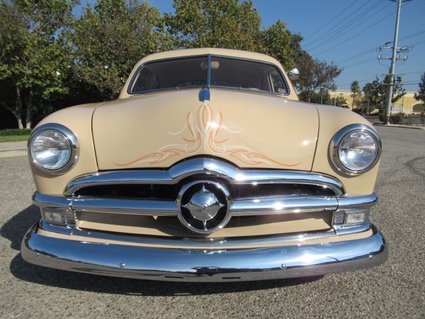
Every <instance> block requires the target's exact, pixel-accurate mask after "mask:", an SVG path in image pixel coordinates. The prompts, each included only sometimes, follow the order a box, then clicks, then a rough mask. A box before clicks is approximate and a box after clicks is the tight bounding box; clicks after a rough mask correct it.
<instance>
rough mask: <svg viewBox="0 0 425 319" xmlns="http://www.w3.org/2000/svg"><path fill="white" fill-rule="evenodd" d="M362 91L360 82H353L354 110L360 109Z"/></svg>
mask: <svg viewBox="0 0 425 319" xmlns="http://www.w3.org/2000/svg"><path fill="white" fill-rule="evenodd" d="M361 94H362V91H361V90H360V84H359V81H353V82H352V83H351V97H352V98H353V108H358V107H359V106H360V103H361V101H360V97H361Z"/></svg>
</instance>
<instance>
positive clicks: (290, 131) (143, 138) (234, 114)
mask: <svg viewBox="0 0 425 319" xmlns="http://www.w3.org/2000/svg"><path fill="white" fill-rule="evenodd" d="M198 93H199V89H189V90H181V91H172V92H162V93H155V94H143V95H142V96H140V97H133V98H131V99H124V100H120V101H119V102H118V103H117V102H111V103H105V104H103V105H102V106H100V107H98V108H97V109H96V111H95V113H94V118H93V132H94V140H95V145H96V152H97V158H98V164H99V169H100V170H111V169H120V168H141V167H169V166H171V165H173V164H174V163H176V162H178V161H180V160H182V159H184V158H187V157H191V156H196V155H210V156H217V157H221V158H224V159H226V160H228V161H231V162H233V163H235V164H236V165H237V166H239V167H263V168H286V169H295V170H311V165H312V161H313V155H314V150H315V146H316V136H317V131H318V118H317V112H316V109H315V107H314V106H313V105H311V104H303V103H297V102H291V101H289V100H287V99H285V98H282V97H278V96H273V95H271V94H263V93H246V92H240V91H236V90H229V89H211V90H210V94H211V101H210V102H205V103H203V102H200V101H199V99H198ZM117 104H118V105H117ZM124 145H125V147H123V146H124Z"/></svg>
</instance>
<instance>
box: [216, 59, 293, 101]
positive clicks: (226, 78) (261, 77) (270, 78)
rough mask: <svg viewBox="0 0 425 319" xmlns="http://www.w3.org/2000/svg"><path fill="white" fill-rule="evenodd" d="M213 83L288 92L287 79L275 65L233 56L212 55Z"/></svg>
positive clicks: (240, 87)
mask: <svg viewBox="0 0 425 319" xmlns="http://www.w3.org/2000/svg"><path fill="white" fill-rule="evenodd" d="M211 85H212V86H226V87H233V88H239V89H250V90H258V91H266V92H275V93H281V94H282V93H286V92H287V91H286V85H285V81H284V80H283V78H282V75H281V74H280V72H279V71H278V70H277V68H276V67H275V66H272V65H269V64H265V63H261V62H254V61H247V60H238V59H232V58H219V57H212V60H211Z"/></svg>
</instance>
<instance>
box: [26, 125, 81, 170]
mask: <svg viewBox="0 0 425 319" xmlns="http://www.w3.org/2000/svg"><path fill="white" fill-rule="evenodd" d="M44 131H56V132H58V133H59V134H62V135H63V137H64V138H65V140H66V141H67V143H68V144H69V151H70V155H69V158H68V160H67V161H66V163H65V164H64V165H63V166H61V167H59V168H57V169H49V168H46V167H44V166H43V165H41V164H40V163H39V162H38V161H37V160H36V159H35V158H34V157H33V152H32V148H31V147H32V144H33V141H34V139H36V138H37V137H38V136H39V135H40V134H41V133H43V132H44ZM28 157H29V160H30V162H31V164H32V165H33V167H34V168H36V169H37V170H39V171H41V172H43V173H48V174H50V175H61V174H64V173H65V172H67V171H69V170H70V169H71V168H72V167H73V166H74V165H75V163H76V162H77V159H78V140H77V137H76V136H75V134H74V133H73V132H72V131H71V130H70V129H68V128H67V127H65V126H63V125H61V124H57V123H47V124H43V125H40V126H38V127H37V128H36V129H35V130H34V131H32V133H31V136H30V138H29V140H28Z"/></svg>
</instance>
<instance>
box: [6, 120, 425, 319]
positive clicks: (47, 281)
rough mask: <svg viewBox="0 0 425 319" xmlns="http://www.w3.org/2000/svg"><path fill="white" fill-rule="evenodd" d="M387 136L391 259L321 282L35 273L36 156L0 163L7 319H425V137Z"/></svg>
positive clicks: (384, 186) (382, 204)
mask: <svg viewBox="0 0 425 319" xmlns="http://www.w3.org/2000/svg"><path fill="white" fill-rule="evenodd" d="M378 130H379V132H380V134H381V136H382V138H383V144H384V153H383V158H382V164H381V170H380V174H379V179H378V184H377V188H376V192H377V194H378V196H379V203H378V205H377V206H376V207H375V209H374V211H373V213H372V217H371V218H372V220H373V222H374V223H375V224H377V225H378V227H379V228H380V229H381V230H382V232H383V233H384V235H385V236H386V239H387V241H388V243H389V245H390V255H389V260H388V261H387V262H386V263H385V264H383V265H381V266H379V267H377V268H373V269H368V270H362V271H357V272H352V273H344V274H334V275H329V276H325V277H323V278H320V279H317V278H316V279H299V280H281V281H267V282H252V283H226V284H182V283H162V282H149V281H139V280H131V279H118V278H109V277H100V276H89V275H85V274H76V273H69V272H63V271H58V270H52V269H46V268H41V267H36V266H32V265H30V264H27V263H25V262H24V261H23V260H22V258H21V256H20V253H19V246H20V241H21V239H22V237H23V235H24V232H25V231H26V229H28V228H29V227H30V226H31V225H32V224H33V223H34V222H35V221H36V220H37V218H38V213H37V210H36V209H34V207H33V206H31V195H32V193H33V191H34V185H33V181H32V178H31V174H30V170H29V166H28V162H27V158H26V157H23V156H18V157H8V158H0V225H1V236H0V250H1V255H0V264H1V267H0V285H1V286H0V287H1V289H0V317H1V318H28V317H34V318H44V317H46V318H57V317H59V316H60V317H69V318H118V317H119V318H129V317H151V318H203V317H211V318H249V317H261V318H298V317H300V318H301V317H302V318H309V317H323V318H327V317H334V318H343V317H362V318H399V317H403V318H425V265H424V264H425V261H424V257H425V131H424V130H415V129H405V128H394V127H389V128H388V127H379V128H378Z"/></svg>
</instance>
